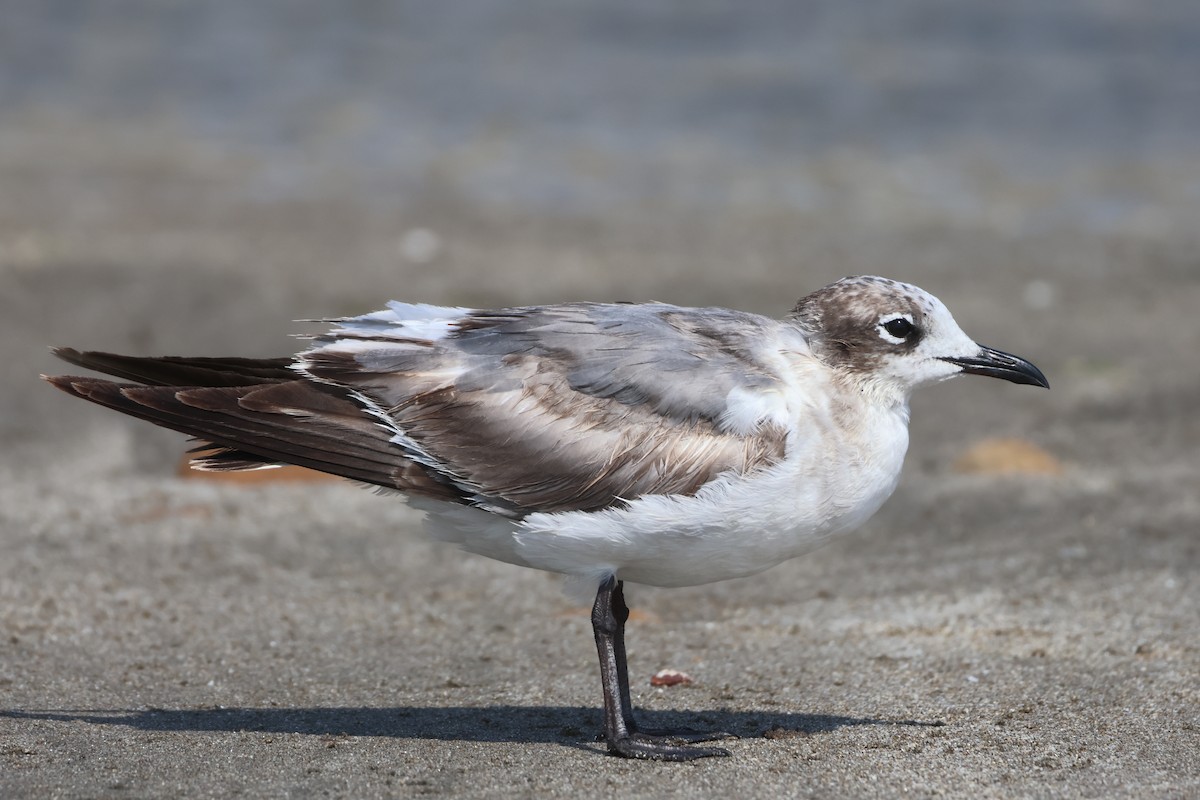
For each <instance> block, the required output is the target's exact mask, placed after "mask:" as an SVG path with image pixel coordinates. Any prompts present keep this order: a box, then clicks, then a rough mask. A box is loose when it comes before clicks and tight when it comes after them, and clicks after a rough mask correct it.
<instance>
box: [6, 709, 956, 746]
mask: <svg viewBox="0 0 1200 800" xmlns="http://www.w3.org/2000/svg"><path fill="white" fill-rule="evenodd" d="M0 717H7V718H9V719H23V720H42V721H49V722H86V723H91V724H93V725H107V726H127V727H130V728H134V729H137V730H141V731H157V732H172V731H174V732H202V731H209V732H231V733H233V732H237V733H243V732H261V733H297V734H308V735H312V736H383V737H391V738H397V739H432V740H442V741H469V742H525V743H531V742H535V743H556V744H563V745H568V746H570V745H579V744H581V743H584V742H591V741H594V740H595V734H596V733H597V732H598V731H599V730H600V728H601V716H600V713H599V711H598V710H597V709H593V708H587V707H579V706H509V705H495V706H469V707H454V708H441V707H433V706H418V707H413V706H402V707H394V708H374V707H315V708H203V709H167V708H147V709H140V710H102V709H63V710H47V709H43V710H26V709H9V710H5V709H0ZM638 720H639V722H640V723H641V724H642V725H644V726H645V727H647V728H663V729H670V728H697V729H707V730H720V731H726V732H728V733H731V734H734V735H736V736H739V737H742V738H749V737H756V736H763V735H766V736H773V737H782V736H805V735H811V734H818V733H828V732H830V731H834V730H836V729H838V728H843V727H850V726H858V725H898V726H915V727H938V726H941V725H943V724H944V723H942V722H936V721H935V722H922V721H919V720H889V719H874V718H863V717H844V716H836V715H830V714H771V713H762V712H749V711H724V710H718V711H707V712H683V711H641V712H639V713H638Z"/></svg>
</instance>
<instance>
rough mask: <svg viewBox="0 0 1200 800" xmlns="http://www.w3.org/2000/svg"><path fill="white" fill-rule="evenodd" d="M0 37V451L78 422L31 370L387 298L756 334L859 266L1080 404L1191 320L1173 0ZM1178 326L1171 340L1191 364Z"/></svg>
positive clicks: (121, 5)
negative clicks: (709, 313) (528, 308)
mask: <svg viewBox="0 0 1200 800" xmlns="http://www.w3.org/2000/svg"><path fill="white" fill-rule="evenodd" d="M2 20H3V22H2V24H0V290H2V299H0V302H2V303H3V317H4V318H3V320H2V321H0V325H3V326H4V330H3V332H4V333H5V337H4V338H5V343H4V344H3V347H4V348H5V363H6V365H7V367H6V368H7V371H8V375H7V379H6V381H5V384H6V385H5V388H4V391H5V398H4V399H5V406H6V407H7V412H6V413H5V415H4V421H3V426H4V427H3V434H4V435H5V436H6V437H9V438H10V439H11V440H14V441H21V440H27V439H29V438H30V437H33V438H34V439H37V438H40V437H43V436H44V435H45V433H46V429H47V427H48V426H49V425H50V419H52V417H53V415H56V414H61V413H62V409H63V408H65V407H68V406H66V405H65V400H63V401H61V402H60V399H59V398H54V399H53V400H52V401H51V400H48V398H47V395H46V392H45V391H43V390H42V387H41V386H38V385H36V384H35V383H33V382H32V381H31V376H32V375H33V374H34V373H36V372H38V371H46V370H49V369H52V364H53V362H52V360H51V359H50V358H49V356H48V355H47V354H46V352H45V351H44V350H43V349H42V347H43V345H45V344H49V343H68V344H72V345H75V346H89V347H96V348H102V349H113V350H128V351H133V352H138V353H166V352H185V353H213V352H225V353H240V354H248V355H273V354H278V353H281V352H290V351H292V350H294V349H295V348H296V343H295V342H294V341H292V340H290V339H289V338H288V335H289V334H291V333H294V332H295V331H296V330H298V329H299V326H296V325H294V324H292V323H291V322H290V321H291V320H293V319H299V318H308V317H316V316H328V315H336V314H346V313H360V312H365V311H368V310H371V309H374V308H377V307H380V305H381V304H382V302H383V301H384V300H386V299H389V298H403V299H406V300H414V301H427V302H435V303H453V304H458V305H480V306H491V305H503V304H527V303H538V302H549V301H559V300H575V299H596V300H647V299H660V300H666V301H673V302H679V303H685V304H721V305H729V306H737V307H742V308H747V309H750V310H754V311H761V312H764V313H770V314H780V313H783V312H784V311H786V310H787V309H788V308H789V307H790V306H791V304H792V303H793V302H794V300H795V299H796V298H797V297H799V296H800V295H802V294H804V293H806V292H808V291H810V290H812V289H814V288H816V287H818V286H821V285H823V284H825V283H826V282H828V281H830V280H832V279H835V278H837V277H840V276H842V275H846V274H855V273H879V274H884V275H888V276H892V277H896V278H900V279H905V280H910V281H913V282H916V283H919V284H922V285H924V286H926V288H928V289H930V290H931V291H933V292H934V293H936V294H938V295H940V296H942V297H943V299H945V300H946V301H947V303H948V304H949V306H950V307H951V308H952V309H953V310H955V312H956V314H957V315H958V317H959V319H960V322H962V323H963V325H964V327H966V329H967V330H968V331H969V332H972V333H973V334H974V335H976V336H977V337H978V338H980V339H981V340H983V341H987V342H990V343H993V344H995V345H996V346H1001V347H1005V348H1007V349H1011V350H1014V351H1017V352H1022V353H1026V354H1028V355H1029V356H1030V357H1031V358H1034V360H1037V361H1039V363H1041V364H1042V366H1043V367H1044V368H1046V369H1047V372H1048V373H1051V374H1052V375H1053V374H1057V375H1058V376H1063V375H1064V374H1074V373H1064V370H1076V372H1077V373H1078V374H1077V375H1075V377H1078V378H1079V380H1078V381H1075V380H1068V381H1067V383H1066V384H1064V382H1063V380H1062V378H1061V377H1059V379H1058V380H1057V381H1055V383H1056V386H1055V388H1056V390H1059V389H1062V390H1063V391H1064V392H1066V393H1069V392H1070V391H1071V386H1072V385H1075V386H1080V387H1083V388H1082V389H1081V391H1083V392H1084V393H1085V394H1086V393H1089V392H1095V391H1117V390H1119V389H1120V387H1121V386H1128V385H1132V384H1133V383H1136V380H1137V378H1138V376H1139V374H1140V373H1139V370H1141V369H1142V365H1143V364H1146V363H1150V362H1142V361H1140V360H1139V359H1138V358H1135V356H1140V355H1141V353H1142V351H1143V350H1144V348H1143V347H1142V346H1141V344H1137V343H1135V342H1136V340H1137V336H1136V335H1135V334H1136V333H1137V331H1138V330H1139V328H1138V326H1139V325H1141V326H1144V325H1147V324H1158V323H1161V322H1162V321H1163V317H1162V314H1163V313H1165V306H1164V305H1163V304H1164V303H1169V302H1170V301H1172V300H1177V301H1178V300H1181V299H1186V301H1187V302H1189V303H1191V305H1190V306H1189V308H1190V309H1194V308H1195V303H1194V302H1192V301H1194V300H1195V299H1196V280H1197V272H1198V267H1197V264H1198V260H1197V250H1198V248H1197V234H1196V230H1197V224H1196V223H1197V222H1198V221H1200V79H1198V76H1200V6H1197V5H1196V4H1195V3H1194V2H1191V0H1155V2H1133V1H1132V0H1130V1H1128V2H1121V1H1119V0H1111V1H1109V2H1092V1H1091V0H1058V1H1057V2H1054V3H1044V2H1038V1H1036V0H1031V1H1028V2H1026V1H1024V0H1017V1H1015V2H1014V0H980V1H979V2H971V3H961V2H953V1H951V0H900V1H899V2H886V3H883V2H840V1H837V0H828V1H827V2H796V1H795V0H780V1H779V2H772V1H771V0H763V1H760V2H751V3H744V2H737V3H733V2H687V3H646V2H642V1H641V0H605V2H584V1H583V0H575V1H574V2H567V1H564V0H546V1H545V2H536V1H535V2H524V3H503V2H491V1H490V0H457V1H456V2H453V3H422V2H373V1H368V0H359V1H358V2H344V3H339V4H337V5H336V6H331V5H330V4H328V3H323V2H303V1H302V0H259V1H258V2H254V3H238V2H208V3H191V2H163V1H162V0H146V1H145V2H136V1H135V0H117V1H115V2H51V1H49V0H4V3H3V14H2ZM1172 281H1174V282H1176V284H1177V285H1175V286H1174V287H1173V288H1171V287H1170V284H1171V282H1172ZM1118 320H1123V322H1120V323H1117V321H1118ZM1181 327H1182V328H1183V330H1179V329H1178V328H1177V329H1176V330H1175V332H1174V333H1175V336H1176V337H1182V339H1183V341H1179V340H1178V338H1177V339H1175V340H1172V341H1170V342H1168V343H1164V344H1160V346H1178V347H1180V348H1183V347H1185V346H1186V347H1190V346H1191V345H1194V344H1195V343H1196V334H1195V333H1194V332H1193V331H1195V329H1196V328H1197V326H1195V325H1191V324H1188V325H1185V326H1181ZM1192 352H1194V351H1192ZM1192 363H1193V365H1194V361H1193V362H1192ZM1097 387H1099V388H1097ZM992 388H993V387H988V390H990V389H992ZM962 391H978V392H979V394H980V396H981V397H982V396H984V395H987V394H989V393H990V392H989V391H985V390H983V389H978V390H962ZM1057 396H1058V397H1062V396H1063V395H1057ZM1013 402H1017V403H1021V402H1035V401H1033V400H1028V399H1027V397H1019V399H1015V400H1013ZM1036 402H1037V403H1040V404H1042V405H1041V407H1044V403H1045V401H1044V399H1042V398H1038V399H1037V400H1036ZM956 405H957V406H961V405H962V402H961V401H957V402H951V401H948V402H947V407H948V408H950V407H954V406H956ZM71 408H74V407H73V406H71ZM76 410H77V411H79V412H80V422H79V424H80V425H83V426H85V427H86V426H90V425H92V424H115V423H100V422H95V421H96V420H101V419H104V417H103V415H98V414H84V413H83V409H76ZM998 418H999V419H1001V420H1002V419H1003V418H1004V415H1003V414H1001V415H998ZM1009 418H1010V419H1011V417H1009ZM997 424H1001V425H1002V424H1003V422H998V423H997Z"/></svg>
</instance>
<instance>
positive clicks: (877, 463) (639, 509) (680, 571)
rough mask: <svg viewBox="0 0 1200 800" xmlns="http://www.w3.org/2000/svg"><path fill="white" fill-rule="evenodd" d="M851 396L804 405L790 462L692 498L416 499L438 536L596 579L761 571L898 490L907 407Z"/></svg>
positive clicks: (698, 579) (666, 582)
mask: <svg viewBox="0 0 1200 800" xmlns="http://www.w3.org/2000/svg"><path fill="white" fill-rule="evenodd" d="M810 396H811V395H810ZM855 399H856V400H857V402H856V403H855V404H854V405H853V406H852V407H847V406H846V405H845V404H843V406H842V410H841V419H839V418H837V416H835V415H834V413H833V412H832V411H830V409H829V407H828V406H825V407H821V408H813V407H811V406H810V407H808V408H807V409H806V410H805V412H804V416H803V418H802V419H798V420H797V421H796V422H795V423H794V426H793V428H792V431H791V433H790V435H789V442H788V448H787V452H786V457H785V459H784V461H782V462H780V463H779V464H777V465H775V466H774V467H771V468H769V469H765V470H761V471H758V472H755V473H752V474H750V475H746V476H728V475H727V476H724V477H722V478H720V479H718V480H716V481H714V482H712V483H710V484H708V485H706V486H704V487H702V488H701V489H700V491H699V492H697V493H696V494H695V495H693V496H682V495H652V496H645V497H641V498H638V499H636V500H633V501H631V502H630V503H629V504H628V505H626V506H624V507H620V508H610V509H605V510H602V511H595V512H585V511H570V512H561V513H553V514H532V515H530V516H528V517H526V518H525V519H524V520H522V521H520V522H514V521H511V520H502V519H499V518H497V517H495V516H493V515H490V514H487V513H485V512H482V511H479V510H477V509H471V508H465V507H462V506H452V505H450V504H444V503H430V502H428V501H422V502H419V503H418V505H419V506H420V507H421V508H424V509H425V510H426V511H429V512H431V522H433V523H434V524H433V528H432V532H433V533H434V535H435V536H437V537H438V538H441V539H448V540H450V541H454V542H457V543H459V544H460V545H462V546H463V547H464V548H465V549H467V550H469V551H471V552H475V553H479V554H481V555H485V556H488V557H490V558H495V559H498V560H501V561H507V562H509V563H513V564H519V565H522V566H529V567H534V568H537V569H543V570H548V571H551V572H560V573H564V574H567V575H572V576H575V577H577V578H580V579H584V580H586V581H588V582H598V581H600V580H602V579H603V578H604V577H606V576H608V575H612V574H615V575H616V576H617V577H619V578H620V579H622V580H628V581H631V582H635V583H643V584H648V585H652V586H694V585H698V584H703V583H710V582H713V581H720V580H728V579H730V578H738V577H743V576H746V575H753V574H755V573H757V572H761V571H763V570H765V569H768V568H770V567H772V566H775V565H776V564H778V563H780V562H782V561H786V560H787V559H790V558H794V557H796V556H798V555H801V554H802V553H805V552H807V551H809V550H812V549H814V548H816V547H818V546H820V545H821V544H823V543H824V542H825V541H827V540H828V538H829V537H830V536H832V535H834V534H836V533H839V532H843V531H848V530H852V529H854V528H856V527H858V526H859V525H861V524H862V523H863V522H865V521H866V520H867V519H868V518H869V517H870V516H871V515H872V514H874V513H875V511H877V510H878V509H879V507H880V506H881V505H882V504H883V502H884V501H885V500H886V499H887V498H888V496H889V495H891V493H892V490H893V489H894V488H895V487H896V482H897V480H898V479H899V475H900V468H901V465H902V463H903V460H904V453H905V450H906V449H907V447H908V425H907V424H908V408H907V405H906V404H903V405H897V406H887V407H885V406H882V405H879V404H874V403H868V402H864V401H862V400H861V399H860V398H855ZM847 412H851V413H847ZM847 420H848V422H847Z"/></svg>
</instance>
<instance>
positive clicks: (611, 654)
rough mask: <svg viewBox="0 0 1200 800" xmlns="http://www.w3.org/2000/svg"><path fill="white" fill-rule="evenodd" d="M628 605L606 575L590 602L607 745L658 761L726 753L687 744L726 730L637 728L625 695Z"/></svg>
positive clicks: (715, 736)
mask: <svg viewBox="0 0 1200 800" xmlns="http://www.w3.org/2000/svg"><path fill="white" fill-rule="evenodd" d="M628 619H629V607H628V606H626V605H625V593H624V591H623V585H622V583H621V581H618V580H617V579H616V578H615V577H609V578H607V579H605V581H604V582H603V583H602V584H600V589H599V590H598V591H597V592H596V602H595V604H594V605H593V606H592V631H593V632H594V633H595V635H596V650H597V652H598V653H599V655H600V681H601V683H602V684H603V687H604V740H605V742H607V744H608V751H609V752H610V753H613V754H614V755H619V756H624V757H625V758H652V759H656V760H659V761H690V760H692V759H694V758H707V757H709V756H727V755H729V751H728V750H726V749H724V748H723V747H686V746H683V745H685V744H687V743H688V742H704V741H709V740H711V739H719V738H723V737H726V736H729V734H726V733H702V732H697V731H675V732H672V731H652V730H641V729H639V728H638V725H637V722H636V721H635V720H634V718H633V704H632V703H631V702H630V700H629V669H628V665H627V662H626V659H625V621H626V620H628Z"/></svg>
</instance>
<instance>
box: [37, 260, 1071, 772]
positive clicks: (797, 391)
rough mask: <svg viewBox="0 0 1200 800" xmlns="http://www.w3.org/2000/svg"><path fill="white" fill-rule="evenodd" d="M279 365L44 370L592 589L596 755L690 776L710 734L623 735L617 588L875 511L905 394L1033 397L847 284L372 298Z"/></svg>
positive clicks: (927, 319)
mask: <svg viewBox="0 0 1200 800" xmlns="http://www.w3.org/2000/svg"><path fill="white" fill-rule="evenodd" d="M320 321H321V322H325V323H326V324H328V325H329V326H330V327H329V330H328V332H327V333H325V334H323V335H320V336H317V337H315V338H314V339H313V340H312V343H311V346H310V347H308V348H307V349H305V350H303V351H302V352H300V353H299V354H297V355H295V356H291V357H285V358H271V359H247V358H180V357H157V358H147V357H136V356H121V355H114V354H110V353H101V352H80V351H77V350H73V349H70V348H57V349H55V351H54V352H55V354H56V355H58V356H59V357H60V358H62V359H64V360H66V361H68V362H71V363H73V364H75V365H77V366H81V367H85V368H87V369H91V370H95V371H98V372H102V373H106V374H108V375H111V376H114V377H116V378H118V379H121V380H122V381H131V383H126V382H114V381H110V380H105V379H100V378H90V377H72V376H54V377H46V376H43V377H45V378H46V380H48V381H50V383H52V384H53V385H54V386H56V387H58V388H59V389H62V390H64V391H66V392H68V393H70V394H72V395H74V396H76V397H81V398H83V399H85V400H90V401H92V402H94V403H98V404H100V405H102V406H106V407H108V408H111V409H114V410H116V411H120V412H122V413H125V414H129V415H131V416H134V417H138V418H140V419H144V420H147V421H149V422H152V423H154V424H156V425H161V426H163V427H166V428H170V429H173V430H176V431H179V432H182V433H185V434H188V435H189V436H191V437H193V438H195V439H197V440H199V441H200V442H201V443H202V444H201V445H200V446H199V447H197V448H196V449H195V450H193V451H192V453H193V455H194V458H193V460H192V465H193V467H195V468H198V469H201V470H218V471H225V470H250V469H263V468H269V467H273V466H279V465H282V464H295V465H299V466H302V467H309V468H311V469H316V470H320V471H322V472H326V473H331V474H333V475H339V476H342V477H345V478H350V479H352V480H355V481H360V482H362V483H366V484H370V485H373V486H377V487H382V488H384V489H387V490H398V491H399V492H402V493H404V495H406V496H407V498H408V500H409V502H410V503H411V504H412V505H413V506H415V507H416V508H418V509H420V510H422V511H424V512H425V513H426V516H427V520H428V525H429V527H430V529H431V532H432V533H433V534H434V535H435V536H437V537H439V538H441V539H444V540H447V541H451V542H454V543H457V544H458V545H459V546H461V547H462V548H463V549H465V550H467V551H469V552H472V553H477V554H480V555H483V556H487V557H489V558H493V559H498V560H500V561H504V562H507V563H510V564H517V565H520V566H525V567H532V568H534V569H541V570H548V571H550V572H556V573H562V574H564V575H566V576H569V577H570V578H571V579H572V580H574V581H579V582H583V583H584V584H586V585H587V586H589V587H598V588H596V595H595V602H594V604H593V606H592V617H591V618H592V628H593V632H594V635H595V640H596V648H597V651H598V654H599V659H600V677H601V684H602V688H603V697H604V733H603V735H604V740H605V742H606V744H607V749H608V751H609V752H611V753H613V754H615V755H620V756H625V757H632V758H650V759H659V760H667V761H687V760H690V759H694V758H703V757H708V756H725V755H729V751H728V750H726V749H724V748H720V747H715V746H697V743H699V742H707V741H711V740H712V739H714V738H721V737H723V736H728V734H722V733H714V734H709V733H704V732H698V731H690V730H686V731H656V730H648V729H645V728H643V727H641V726H640V725H638V723H637V721H636V719H635V717H634V713H633V708H632V703H631V701H630V691H629V676H628V667H627V662H626V655H625V622H626V620H627V619H628V616H629V609H628V607H627V606H626V604H625V598H624V589H623V587H624V582H625V581H630V582H633V583H640V584H648V585H651V586H665V587H674V586H695V585H700V584H705V583H710V582H713V581H722V580H728V579H731V578H740V577H744V576H747V575H754V574H756V573H759V572H762V571H763V570H766V569H768V568H770V567H772V566H775V565H776V564H779V563H780V562H782V561H786V560H788V559H791V558H794V557H796V556H799V555H801V554H803V553H806V552H808V551H810V550H812V549H813V548H815V547H817V546H819V545H821V544H822V543H824V542H826V541H828V540H829V539H830V538H831V537H833V536H835V535H836V534H839V533H843V532H846V531H850V530H853V529H854V528H856V527H858V526H860V525H861V524H862V523H863V522H865V521H866V520H867V519H868V518H869V517H870V516H871V515H872V514H874V513H875V512H876V511H877V510H878V509H879V507H880V506H881V505H882V504H883V502H884V501H885V500H886V499H887V497H888V496H889V495H890V494H891V493H892V490H893V489H895V488H896V483H897V481H898V479H899V476H900V469H901V466H902V463H903V460H904V453H905V450H906V449H907V447H908V420H909V397H910V395H911V393H912V391H913V389H914V388H916V387H918V386H920V385H922V384H927V383H933V382H937V381H942V380H946V379H948V378H952V377H955V376H956V375H960V374H964V373H966V374H973V375H987V376H991V377H994V378H1002V379H1004V380H1006V381H1011V382H1013V383H1018V384H1029V385H1034V386H1042V387H1046V388H1049V383H1048V382H1047V380H1046V377H1045V376H1044V375H1043V374H1042V372H1041V371H1040V370H1039V369H1038V368H1037V367H1035V366H1034V365H1033V364H1031V363H1030V362H1028V361H1026V360H1025V359H1022V358H1018V357H1017V356H1014V355H1010V354H1008V353H1004V352H1001V351H999V350H994V349H992V348H990V347H984V346H982V345H980V344H977V343H976V342H975V341H973V340H972V339H971V338H970V337H968V336H967V335H966V334H965V333H963V331H962V330H961V329H960V328H959V326H958V324H957V323H956V322H955V321H954V317H953V316H951V314H950V312H949V310H947V308H946V306H945V305H943V304H942V302H941V301H939V300H938V299H937V298H935V297H934V296H933V295H931V294H929V293H928V292H925V291H924V290H922V289H919V288H917V287H916V286H912V285H910V284H906V283H901V282H898V281H894V280H889V279H886V278H879V277H873V276H866V277H862V276H859V277H849V278H843V279H841V280H839V281H836V282H835V283H832V284H830V285H829V286H826V287H824V288H822V289H819V290H817V291H815V292H813V293H812V294H809V295H808V296H806V297H804V298H803V299H801V300H800V301H799V302H798V303H797V304H796V305H795V307H794V308H793V309H792V310H791V312H790V313H788V314H787V315H786V316H784V317H783V318H782V319H771V318H768V317H763V316H759V315H756V314H750V313H745V312H741V311H733V310H729V309H724V308H685V307H681V306H675V305H669V304H666V303H627V304H626V303H617V304H605V303H567V304H560V305H543V306H528V307H521V308H505V309H499V310H478V309H469V308H446V307H439V306H432V305H424V304H408V303H400V302H391V303H388V304H387V308H386V309H384V310H382V311H376V312H374V313H370V314H365V315H362V316H355V317H342V318H335V319H328V320H320Z"/></svg>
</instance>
